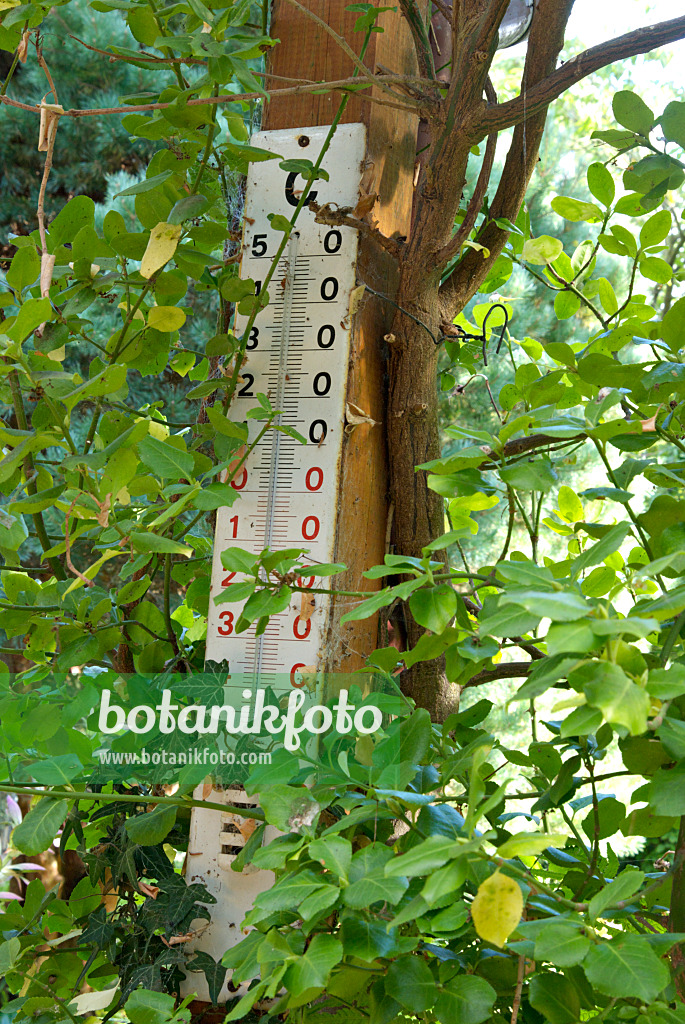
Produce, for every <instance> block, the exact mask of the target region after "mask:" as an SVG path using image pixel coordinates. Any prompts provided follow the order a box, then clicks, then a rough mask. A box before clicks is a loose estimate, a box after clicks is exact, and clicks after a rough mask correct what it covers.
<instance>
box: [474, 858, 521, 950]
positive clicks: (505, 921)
mask: <svg viewBox="0 0 685 1024" xmlns="http://www.w3.org/2000/svg"><path fill="white" fill-rule="evenodd" d="M522 913H523V896H522V894H521V889H520V888H519V885H518V883H517V882H516V881H514V879H513V878H509V877H508V876H507V875H503V874H502V873H501V872H500V871H495V873H494V875H490V877H489V878H486V879H485V881H484V882H482V883H481V884H480V885H479V887H478V892H477V893H476V896H475V899H474V901H473V903H472V904H471V917H472V918H473V923H474V925H475V928H476V932H477V933H478V935H479V936H480V938H481V939H483V940H484V941H485V942H492V944H493V945H494V946H499V947H500V948H501V947H502V946H503V945H504V943H505V942H506V941H507V938H508V936H509V935H511V933H512V932H513V931H514V929H515V928H516V926H517V925H518V923H519V921H520V920H521V914H522Z"/></svg>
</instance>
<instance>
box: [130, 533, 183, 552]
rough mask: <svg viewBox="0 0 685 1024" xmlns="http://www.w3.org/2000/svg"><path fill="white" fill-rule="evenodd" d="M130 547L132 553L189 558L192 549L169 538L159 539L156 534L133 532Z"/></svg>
mask: <svg viewBox="0 0 685 1024" xmlns="http://www.w3.org/2000/svg"><path fill="white" fill-rule="evenodd" d="M130 537H131V546H132V547H133V550H134V551H146V552H150V551H151V552H156V553H159V554H163V555H184V556H185V557H186V558H189V557H190V556H191V555H192V553H193V549H192V548H191V547H188V545H187V544H181V543H180V541H177V540H172V539H171V537H160V536H159V535H158V534H156V533H147V532H146V533H143V532H142V531H139V532H138V531H134V532H133V533H131V535H130Z"/></svg>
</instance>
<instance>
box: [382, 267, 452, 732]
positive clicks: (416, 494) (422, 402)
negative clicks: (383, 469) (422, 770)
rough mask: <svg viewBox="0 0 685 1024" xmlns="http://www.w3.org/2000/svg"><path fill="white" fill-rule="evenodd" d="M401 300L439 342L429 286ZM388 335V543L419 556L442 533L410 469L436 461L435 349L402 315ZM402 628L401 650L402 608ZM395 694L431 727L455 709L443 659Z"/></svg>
mask: <svg viewBox="0 0 685 1024" xmlns="http://www.w3.org/2000/svg"><path fill="white" fill-rule="evenodd" d="M403 299H404V297H403V295H402V293H400V296H399V305H401V306H402V307H403V308H404V309H406V310H407V311H408V312H410V313H412V314H413V316H415V317H416V318H417V320H420V321H421V322H422V323H425V324H426V326H427V327H428V328H429V329H430V330H431V331H432V332H433V334H434V335H435V336H436V337H439V334H440V331H439V327H438V293H437V285H436V286H435V288H434V289H432V290H430V291H428V290H427V291H426V292H425V294H424V295H423V296H422V297H421V299H420V300H419V301H410V300H408V299H404V301H403ZM392 333H393V335H394V338H395V340H394V341H393V342H392V343H391V345H390V355H389V377H390V384H389V394H388V407H387V408H388V415H387V438H388V462H389V470H390V495H391V500H392V503H393V506H394V511H393V541H394V548H395V553H396V554H400V555H411V556H412V557H415V558H420V557H421V549H422V548H424V547H425V546H426V545H427V544H429V543H430V542H431V541H432V540H434V539H435V538H436V537H439V536H440V535H441V534H442V533H444V532H445V512H444V502H443V498H442V497H441V496H440V495H439V494H436V493H435V491H431V490H430V489H429V487H428V483H427V480H428V473H427V472H426V471H425V470H422V469H419V470H416V469H415V466H416V465H418V464H419V463H422V462H429V461H430V460H431V459H437V458H439V457H440V433H439V427H438V392H437V387H436V375H437V365H438V354H439V351H440V349H439V347H438V346H437V345H436V344H435V343H434V342H433V341H432V340H431V338H430V335H429V334H428V332H427V331H426V330H425V329H424V328H423V327H421V326H420V325H419V324H417V323H415V322H414V321H413V320H411V319H410V318H409V317H408V316H407V315H406V313H402V312H398V313H397V316H396V317H395V322H394V325H393V332H392ZM433 557H440V556H439V555H437V556H436V555H434V556H433ZM404 626H405V632H406V635H405V640H406V645H407V648H412V647H414V646H415V645H416V643H417V642H418V640H419V638H420V637H421V635H422V633H423V632H424V629H423V627H422V626H419V625H418V624H417V623H416V622H415V621H414V619H413V618H412V615H411V613H410V611H409V607H408V606H407V605H405V609H404ZM402 690H403V692H404V693H406V694H407V696H409V697H412V698H413V700H415V701H416V703H417V705H418V706H419V707H423V708H426V709H427V710H428V711H430V713H431V717H432V718H433V720H434V721H444V719H445V718H446V717H447V715H448V714H450V713H451V712H452V711H453V710H454V708H455V695H454V693H453V690H454V688H453V687H452V686H451V685H450V684H449V683H448V682H447V680H446V679H445V676H444V660H443V659H436V660H435V661H430V662H420V663H419V664H417V665H413V666H412V667H411V668H409V669H407V670H406V671H405V672H404V673H403V674H402Z"/></svg>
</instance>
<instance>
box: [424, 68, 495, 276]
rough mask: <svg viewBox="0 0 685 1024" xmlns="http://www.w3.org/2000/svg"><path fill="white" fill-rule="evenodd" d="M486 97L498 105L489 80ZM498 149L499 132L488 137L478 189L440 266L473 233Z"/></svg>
mask: <svg viewBox="0 0 685 1024" xmlns="http://www.w3.org/2000/svg"><path fill="white" fill-rule="evenodd" d="M485 91H486V95H487V97H488V100H489V101H490V103H494V104H496V103H497V93H496V92H495V89H494V87H493V84H492V82H491V81H490V79H489V78H488V80H487V83H486V90H485ZM496 149H497V132H491V133H490V135H488V141H487V142H486V144H485V154H484V156H483V162H482V164H481V165H480V172H479V174H478V181H477V182H476V187H475V189H474V190H473V195H472V196H471V199H470V201H469V204H468V206H467V208H466V214H465V216H464V219H463V221H462V222H461V224H460V225H459V228H458V230H457V233H456V234H455V235H454V237H453V238H452V239H451V240H450V242H448V244H447V245H444V246H443V247H442V249H441V250H440V252H439V253H438V255H437V257H436V259H437V262H438V263H439V264H442V265H443V266H446V265H447V264H448V263H449V261H450V260H451V259H452V258H453V257H454V256H458V255H459V253H460V252H461V247H462V245H463V244H464V242H465V241H466V239H467V238H468V237H469V235H470V234H471V232H472V231H473V229H474V227H475V224H476V220H477V219H478V214H479V213H480V210H481V207H482V205H483V200H484V199H485V194H486V192H487V190H488V184H489V183H490V175H491V174H492V167H493V164H494V162H495V150H496Z"/></svg>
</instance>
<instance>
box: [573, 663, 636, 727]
mask: <svg viewBox="0 0 685 1024" xmlns="http://www.w3.org/2000/svg"><path fill="white" fill-rule="evenodd" d="M591 670H592V674H593V677H594V678H593V679H592V680H591V682H589V683H587V684H586V685H585V686H584V687H583V690H584V692H585V696H586V697H587V700H588V704H591V705H592V706H593V707H596V708H599V709H600V711H601V712H602V714H603V715H604V717H605V719H606V720H607V722H609V723H610V724H611V725H622V726H624V727H625V728H626V729H627V730H628V731H629V732H630V734H631V736H639V735H640V734H641V733H643V732H644V731H645V729H646V728H647V717H648V715H649V710H650V706H651V705H650V699H649V697H648V696H647V693H646V692H645V691H644V690H643V689H642V688H641V687H639V686H638V685H637V684H636V683H634V682H633V681H632V680H631V679H629V678H628V676H627V675H626V674H625V672H624V671H623V670H622V669H621V668H619V666H618V665H613V664H611V663H609V662H595V663H593V664H592V666H591Z"/></svg>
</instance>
